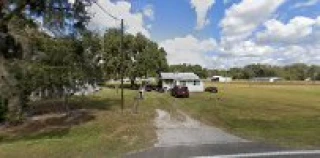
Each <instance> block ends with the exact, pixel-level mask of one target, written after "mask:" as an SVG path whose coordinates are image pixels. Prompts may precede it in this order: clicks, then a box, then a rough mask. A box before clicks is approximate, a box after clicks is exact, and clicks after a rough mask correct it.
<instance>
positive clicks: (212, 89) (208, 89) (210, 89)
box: [205, 87, 218, 93]
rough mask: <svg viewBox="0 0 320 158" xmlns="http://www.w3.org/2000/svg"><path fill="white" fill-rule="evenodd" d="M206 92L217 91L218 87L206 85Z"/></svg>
mask: <svg viewBox="0 0 320 158" xmlns="http://www.w3.org/2000/svg"><path fill="white" fill-rule="evenodd" d="M205 91H206V92H210V93H218V88H217V87H207V88H206V89H205Z"/></svg>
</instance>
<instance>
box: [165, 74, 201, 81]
mask: <svg viewBox="0 0 320 158" xmlns="http://www.w3.org/2000/svg"><path fill="white" fill-rule="evenodd" d="M160 75H161V79H172V80H199V79H200V77H199V76H197V75H196V74H194V73H192V72H184V73H171V72H162V73H160Z"/></svg>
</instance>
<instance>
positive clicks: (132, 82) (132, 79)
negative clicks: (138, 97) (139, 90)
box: [130, 77, 136, 88]
mask: <svg viewBox="0 0 320 158" xmlns="http://www.w3.org/2000/svg"><path fill="white" fill-rule="evenodd" d="M135 81H136V78H135V77H134V78H130V84H131V88H133V87H134V86H135Z"/></svg>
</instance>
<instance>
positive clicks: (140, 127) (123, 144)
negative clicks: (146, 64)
mask: <svg viewBox="0 0 320 158" xmlns="http://www.w3.org/2000/svg"><path fill="white" fill-rule="evenodd" d="M134 95H136V92H135V91H125V96H126V109H125V111H124V112H123V113H121V110H120V97H119V96H120V92H119V94H117V93H116V91H115V90H111V89H104V90H103V91H102V92H100V93H98V94H96V95H93V96H89V97H86V98H83V99H82V98H75V99H72V101H71V103H70V104H71V105H72V107H73V109H79V110H74V112H73V113H74V114H72V116H71V117H65V116H64V115H62V114H58V113H54V114H45V115H40V116H39V118H38V117H35V118H34V119H35V120H33V121H31V120H29V121H28V122H27V123H26V124H25V125H23V126H19V127H16V128H10V130H8V129H6V130H4V129H0V138H1V140H0V157H15V158H19V157H26V155H27V157H119V156H120V155H121V154H124V153H126V152H129V151H134V150H138V149H142V148H146V147H150V145H152V144H154V143H155V141H156V140H155V139H156V136H155V130H154V126H153V119H154V117H155V114H156V113H155V110H154V109H155V107H157V108H163V109H166V110H168V111H170V108H168V107H169V106H166V105H169V104H168V103H166V102H164V101H167V100H166V99H161V98H163V97H166V95H165V94H163V96H162V95H161V94H157V93H149V94H148V95H147V97H146V99H145V100H143V101H142V102H141V106H140V108H139V110H140V113H139V115H136V114H132V113H131V106H132V105H133V98H134ZM38 104H39V105H37V106H43V107H42V108H38V109H41V110H38V113H46V111H47V110H48V108H50V109H51V111H52V109H54V111H59V105H61V103H59V102H43V103H38ZM60 111H61V107H60ZM62 111H63V110H62Z"/></svg>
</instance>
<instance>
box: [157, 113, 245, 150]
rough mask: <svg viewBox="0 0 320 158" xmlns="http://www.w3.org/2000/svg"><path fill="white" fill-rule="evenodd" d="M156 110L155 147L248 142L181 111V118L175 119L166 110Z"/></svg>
mask: <svg viewBox="0 0 320 158" xmlns="http://www.w3.org/2000/svg"><path fill="white" fill-rule="evenodd" d="M156 111H157V113H158V116H157V117H156V119H155V124H156V127H157V136H158V143H157V144H155V146H156V147H171V146H178V145H201V144H227V143H243V142H248V141H247V140H244V139H241V138H239V137H237V136H234V135H231V134H229V133H226V132H224V131H223V130H221V129H218V128H215V127H211V126H207V125H204V124H202V123H200V122H199V121H197V120H194V119H192V118H191V117H189V116H188V115H186V114H184V113H182V112H179V113H181V116H182V117H183V119H176V118H173V117H171V116H170V114H169V113H168V112H166V111H163V110H160V109H157V110H156Z"/></svg>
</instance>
